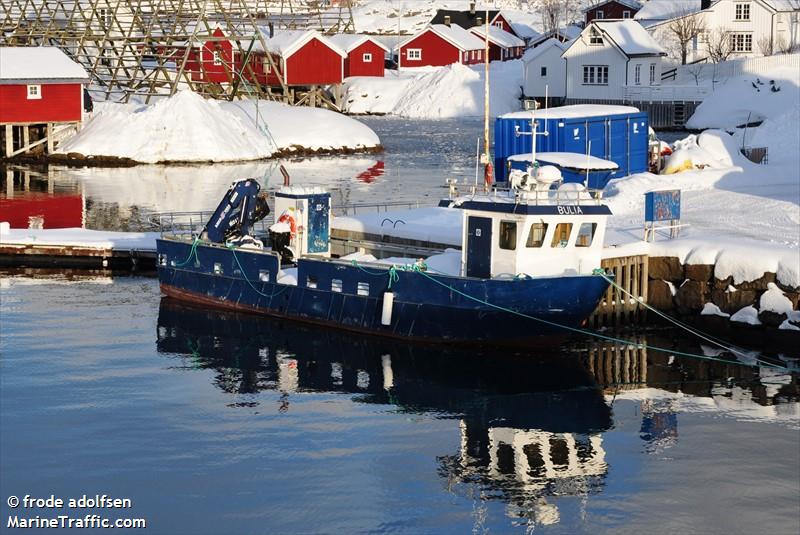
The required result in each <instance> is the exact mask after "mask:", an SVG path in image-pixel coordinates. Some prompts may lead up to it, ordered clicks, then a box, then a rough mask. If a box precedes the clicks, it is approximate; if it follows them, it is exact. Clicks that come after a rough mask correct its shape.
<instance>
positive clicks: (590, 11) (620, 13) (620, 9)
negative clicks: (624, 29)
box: [583, 0, 642, 24]
mask: <svg viewBox="0 0 800 535" xmlns="http://www.w3.org/2000/svg"><path fill="white" fill-rule="evenodd" d="M641 8H642V6H641V5H640V4H639V2H636V1H634V0H607V1H605V2H601V3H599V4H595V5H593V6H590V7H587V8H586V9H584V10H583V12H584V13H585V18H586V24H589V23H590V22H591V21H593V20H601V19H632V18H633V16H634V15H635V14H636V13H638V12H639V10H640V9H641Z"/></svg>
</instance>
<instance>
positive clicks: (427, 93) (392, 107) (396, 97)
mask: <svg viewBox="0 0 800 535" xmlns="http://www.w3.org/2000/svg"><path fill="white" fill-rule="evenodd" d="M483 69H484V67H483V65H479V66H471V67H470V66H466V65H461V64H459V63H454V64H453V65H448V66H446V67H422V68H418V69H403V70H401V71H400V72H399V73H389V72H387V76H386V77H385V78H371V77H354V78H348V79H347V80H346V81H345V107H346V111H347V112H348V113H385V114H391V115H399V116H402V117H411V118H417V119H423V118H426V119H444V118H451V117H463V116H473V117H479V116H482V115H483V103H484V92H483V85H484V74H483ZM490 69H491V70H490V74H489V80H490V84H491V89H490V101H489V113H490V115H492V116H493V117H495V116H498V115H502V114H504V113H508V112H511V111H514V110H517V109H519V97H520V89H519V88H520V86H521V85H522V62H521V61H520V60H514V61H506V62H493V63H492V64H491V65H490Z"/></svg>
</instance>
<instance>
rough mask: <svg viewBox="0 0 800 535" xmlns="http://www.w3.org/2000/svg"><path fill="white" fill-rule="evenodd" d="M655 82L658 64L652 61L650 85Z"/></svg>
mask: <svg viewBox="0 0 800 535" xmlns="http://www.w3.org/2000/svg"><path fill="white" fill-rule="evenodd" d="M655 83H656V64H655V63H651V64H650V85H653V84H655Z"/></svg>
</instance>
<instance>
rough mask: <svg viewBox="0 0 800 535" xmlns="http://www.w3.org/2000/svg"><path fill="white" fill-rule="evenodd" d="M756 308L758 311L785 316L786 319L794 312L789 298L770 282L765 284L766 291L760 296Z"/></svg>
mask: <svg viewBox="0 0 800 535" xmlns="http://www.w3.org/2000/svg"><path fill="white" fill-rule="evenodd" d="M758 308H759V310H766V311H769V312H774V313H776V314H786V316H787V317H788V316H789V315H791V313H792V311H793V310H794V309H793V308H792V302H791V301H789V298H788V297H786V296H785V295H784V294H783V292H782V291H781V289H780V288H778V287H777V286H776V285H775V284H774V283H772V282H770V283H769V284H767V291H766V292H764V293H763V294H761V299H760V300H759V302H758Z"/></svg>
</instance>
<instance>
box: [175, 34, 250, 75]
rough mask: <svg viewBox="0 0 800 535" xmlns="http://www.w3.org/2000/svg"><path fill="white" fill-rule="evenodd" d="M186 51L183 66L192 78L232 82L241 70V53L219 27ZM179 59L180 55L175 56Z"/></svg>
mask: <svg viewBox="0 0 800 535" xmlns="http://www.w3.org/2000/svg"><path fill="white" fill-rule="evenodd" d="M187 53H188V55H189V57H188V58H186V67H185V68H186V70H187V71H188V72H189V73H191V77H192V80H195V81H202V82H215V83H232V82H234V81H235V80H236V78H237V76H238V75H239V73H241V72H242V57H241V53H240V52H239V50H238V48H236V47H234V46H233V43H231V42H230V41H229V40H228V39H227V38H226V36H225V32H223V31H222V29H221V28H219V27H217V28H215V29H214V31H213V32H211V37H210V38H209V39H206V40H205V41H203V43H202V44H201V45H195V46H192V47H190V48H188V50H187ZM181 59H182V58H181V57H180V55H178V56H176V61H181Z"/></svg>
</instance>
